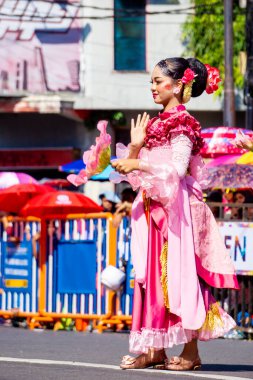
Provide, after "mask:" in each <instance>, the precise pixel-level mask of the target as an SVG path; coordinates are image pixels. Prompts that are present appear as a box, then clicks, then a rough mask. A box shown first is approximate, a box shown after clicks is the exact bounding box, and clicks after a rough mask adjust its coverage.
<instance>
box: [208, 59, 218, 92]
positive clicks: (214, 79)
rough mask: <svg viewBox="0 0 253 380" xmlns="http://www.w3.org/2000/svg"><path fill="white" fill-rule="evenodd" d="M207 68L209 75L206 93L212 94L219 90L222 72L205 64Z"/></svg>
mask: <svg viewBox="0 0 253 380" xmlns="http://www.w3.org/2000/svg"><path fill="white" fill-rule="evenodd" d="M205 66H206V69H207V73H208V78H207V85H206V92H207V93H208V94H212V93H213V92H215V91H217V90H218V88H219V86H218V83H219V82H221V78H220V72H219V70H218V69H216V67H211V66H210V65H208V64H205Z"/></svg>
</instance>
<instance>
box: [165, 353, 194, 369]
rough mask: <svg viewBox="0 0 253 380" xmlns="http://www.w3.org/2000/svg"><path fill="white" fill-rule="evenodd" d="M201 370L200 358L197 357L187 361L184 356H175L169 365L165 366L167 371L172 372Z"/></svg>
mask: <svg viewBox="0 0 253 380" xmlns="http://www.w3.org/2000/svg"><path fill="white" fill-rule="evenodd" d="M200 368H201V360H200V357H199V356H197V357H196V358H195V359H194V360H191V359H185V358H184V357H182V356H174V357H172V358H171V359H170V361H169V363H167V364H165V369H167V370H170V371H192V370H194V371H195V370H197V369H200Z"/></svg>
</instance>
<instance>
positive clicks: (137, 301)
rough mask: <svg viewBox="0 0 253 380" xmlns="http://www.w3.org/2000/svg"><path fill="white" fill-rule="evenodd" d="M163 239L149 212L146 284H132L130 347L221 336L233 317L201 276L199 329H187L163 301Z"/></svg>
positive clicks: (159, 346)
mask: <svg viewBox="0 0 253 380" xmlns="http://www.w3.org/2000/svg"><path fill="white" fill-rule="evenodd" d="M164 243H165V239H164V237H163V235H162V233H161V232H160V230H159V229H158V227H157V225H156V224H155V222H154V220H153V218H152V213H151V215H150V224H149V244H148V256H147V276H146V287H145V289H144V288H143V286H142V285H141V284H139V283H137V282H135V286H134V304H133V322H132V330H131V333H130V340H129V350H130V352H133V353H137V354H139V353H142V352H144V353H146V352H147V351H148V349H149V348H150V347H152V348H155V349H162V348H169V347H172V346H173V345H177V344H183V343H187V342H190V341H191V340H192V339H196V338H197V339H200V340H205V341H206V340H210V339H214V338H218V337H220V336H223V335H224V334H225V333H226V332H228V331H229V330H231V329H232V328H233V327H235V321H234V320H233V319H232V318H231V317H230V316H229V315H228V314H227V313H226V312H225V311H224V310H223V309H222V308H221V307H220V306H219V305H218V303H217V302H216V301H215V299H214V298H213V296H212V295H211V292H210V288H209V287H208V286H207V285H206V284H205V283H204V281H203V280H201V279H200V284H201V290H202V294H203V299H204V303H205V306H206V312H207V315H206V320H205V322H204V324H203V326H202V327H201V329H199V330H186V329H184V328H183V327H182V322H181V318H180V317H178V316H176V315H175V314H172V313H170V312H169V310H168V309H167V308H166V306H165V305H164V294H163V289H162V285H161V280H160V278H161V263H160V255H161V252H162V248H163V245H164Z"/></svg>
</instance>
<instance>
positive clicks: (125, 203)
mask: <svg viewBox="0 0 253 380" xmlns="http://www.w3.org/2000/svg"><path fill="white" fill-rule="evenodd" d="M135 197H136V192H135V191H134V190H133V189H132V188H131V187H127V188H125V189H124V190H123V191H122V192H121V202H120V203H118V204H117V205H116V212H115V214H114V218H113V226H114V227H115V228H118V227H119V225H120V223H121V221H122V219H123V217H124V216H131V213H132V204H133V202H134V200H135Z"/></svg>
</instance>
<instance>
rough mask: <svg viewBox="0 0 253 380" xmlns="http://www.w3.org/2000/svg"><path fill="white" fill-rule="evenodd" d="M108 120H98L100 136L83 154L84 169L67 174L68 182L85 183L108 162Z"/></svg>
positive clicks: (109, 149)
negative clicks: (76, 172)
mask: <svg viewBox="0 0 253 380" xmlns="http://www.w3.org/2000/svg"><path fill="white" fill-rule="evenodd" d="M107 124H108V122H107V121H105V120H100V121H99V122H98V125H97V129H98V130H99V131H100V136H99V137H97V138H96V145H92V146H91V147H90V149H89V150H87V151H85V152H84V154H83V162H84V164H85V165H86V167H85V169H82V170H80V172H79V173H78V174H70V175H68V176H67V179H68V181H69V182H71V183H72V184H73V185H75V186H80V185H83V184H85V183H86V182H87V181H88V180H89V178H91V177H92V176H94V175H95V174H99V173H101V172H102V171H103V170H104V169H105V168H106V167H107V166H108V165H109V163H110V159H111V148H110V144H111V136H110V135H109V134H108V133H106V127H107Z"/></svg>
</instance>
